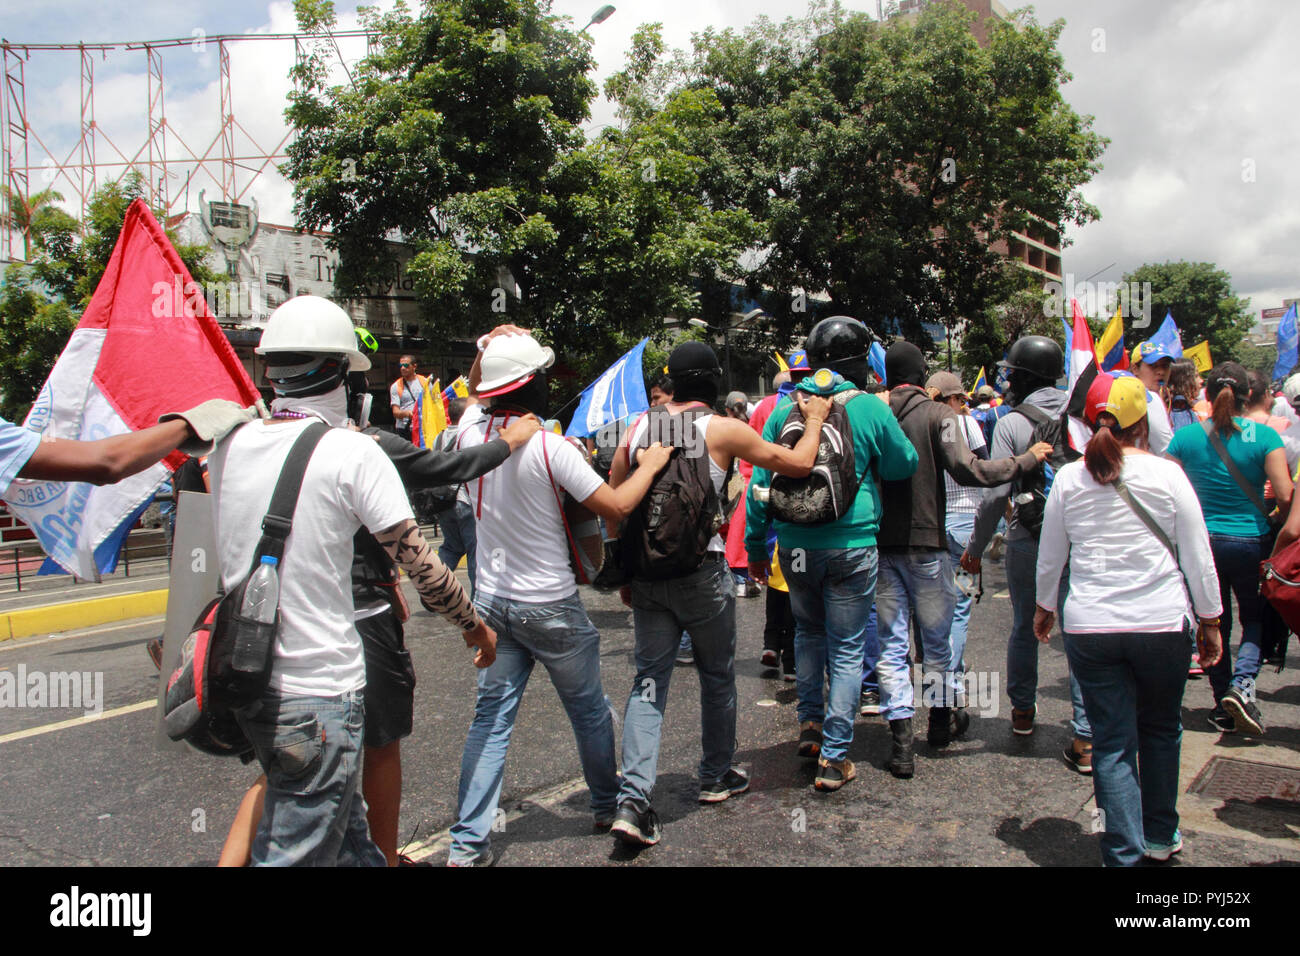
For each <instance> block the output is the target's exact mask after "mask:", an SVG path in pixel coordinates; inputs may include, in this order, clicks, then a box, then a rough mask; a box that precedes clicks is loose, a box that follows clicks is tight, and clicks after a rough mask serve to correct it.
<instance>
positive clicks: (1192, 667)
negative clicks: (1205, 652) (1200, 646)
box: [1187, 654, 1205, 680]
mask: <svg viewBox="0 0 1300 956" xmlns="http://www.w3.org/2000/svg"><path fill="white" fill-rule="evenodd" d="M1204 676H1205V671H1204V670H1203V669H1202V668H1201V662H1200V660H1199V659H1198V658H1197V656H1196V655H1195V654H1193V655H1192V662H1191V664H1189V665H1188V667H1187V679H1188V680H1200V679H1201V678H1202V677H1204Z"/></svg>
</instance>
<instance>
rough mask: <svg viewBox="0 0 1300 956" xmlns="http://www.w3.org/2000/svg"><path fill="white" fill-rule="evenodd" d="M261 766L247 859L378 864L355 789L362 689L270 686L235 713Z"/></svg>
mask: <svg viewBox="0 0 1300 956" xmlns="http://www.w3.org/2000/svg"><path fill="white" fill-rule="evenodd" d="M237 720H238V721H239V726H240V727H242V728H243V730H244V733H245V734H246V735H247V736H248V739H249V742H250V743H252V745H253V748H254V750H255V751H256V752H257V759H258V761H259V762H260V763H261V765H262V770H263V771H265V773H266V803H265V808H264V809H263V811H262V821H261V823H260V824H259V825H258V827H257V835H256V836H255V837H254V838H253V848H252V857H251V861H250V862H251V864H252V865H253V866H384V865H385V863H386V862H387V861H386V860H385V859H384V854H383V853H381V852H380V850H379V848H378V847H377V846H375V844H374V842H373V841H372V840H371V839H370V831H369V829H368V827H367V825H366V802H365V800H364V799H363V798H362V796H361V788H360V783H361V731H362V727H363V724H364V720H365V708H364V706H363V703H362V695H361V693H360V692H357V693H351V694H344V695H342V696H341V697H290V696H282V695H281V694H279V693H278V692H275V691H268V692H267V693H266V694H264V695H263V696H262V701H261V707H260V709H259V710H258V711H257V712H256V713H255V714H252V715H244V714H240V715H238V716H237Z"/></svg>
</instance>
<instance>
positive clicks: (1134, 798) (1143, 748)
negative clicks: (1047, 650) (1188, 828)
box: [1065, 631, 1192, 866]
mask: <svg viewBox="0 0 1300 956" xmlns="http://www.w3.org/2000/svg"><path fill="white" fill-rule="evenodd" d="M1065 653H1066V656H1067V657H1068V658H1069V660H1070V669H1071V671H1072V672H1073V673H1074V674H1075V675H1077V676H1078V679H1079V686H1080V687H1081V688H1082V690H1083V700H1084V703H1085V704H1086V705H1087V708H1088V716H1089V717H1091V719H1092V732H1093V736H1092V785H1093V789H1094V791H1095V793H1096V795H1097V808H1098V809H1099V810H1100V811H1101V812H1102V813H1103V814H1104V816H1102V817H1101V818H1100V819H1101V822H1102V823H1104V824H1105V832H1104V833H1102V837H1101V859H1102V862H1103V863H1104V864H1105V865H1106V866H1135V865H1137V864H1138V863H1140V862H1141V860H1142V853H1143V850H1144V843H1150V844H1170V843H1172V842H1173V841H1174V833H1175V832H1176V831H1177V830H1178V808H1177V804H1178V759H1179V749H1180V746H1181V742H1182V734H1183V724H1182V701H1183V688H1184V686H1185V685H1186V683H1187V667H1188V665H1189V664H1190V663H1191V660H1192V638H1191V635H1190V634H1189V633H1187V632H1186V631H1174V632H1170V633H1164V634H1132V633H1116V634H1066V635H1065Z"/></svg>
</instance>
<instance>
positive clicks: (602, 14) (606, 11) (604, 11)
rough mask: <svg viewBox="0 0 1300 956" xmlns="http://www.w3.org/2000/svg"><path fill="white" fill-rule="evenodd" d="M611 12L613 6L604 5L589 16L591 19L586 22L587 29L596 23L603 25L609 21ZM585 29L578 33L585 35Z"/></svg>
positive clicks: (610, 4)
mask: <svg viewBox="0 0 1300 956" xmlns="http://www.w3.org/2000/svg"><path fill="white" fill-rule="evenodd" d="M613 12H614V5H613V4H612V3H607V4H605V5H604V6H603V7H601V8H600V9H599V10H597V11H596V12H595V13H593V14H592V15H591V19H590V20H588V21H587V27H589V26H593V25H595V24H597V23H604V22H605V21H606V20H608V19H609V17H610V14H612V13H613ZM587 27H583V28H582V29H581V30H579V31H578V32H579V33H586V32H587Z"/></svg>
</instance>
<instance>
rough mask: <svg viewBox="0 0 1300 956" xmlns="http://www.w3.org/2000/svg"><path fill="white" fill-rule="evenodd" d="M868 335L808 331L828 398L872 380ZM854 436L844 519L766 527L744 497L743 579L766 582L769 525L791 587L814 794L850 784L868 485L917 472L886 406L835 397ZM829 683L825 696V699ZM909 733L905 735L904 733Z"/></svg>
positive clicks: (840, 319) (833, 325) (838, 319)
mask: <svg viewBox="0 0 1300 956" xmlns="http://www.w3.org/2000/svg"><path fill="white" fill-rule="evenodd" d="M870 345H871V333H870V332H869V331H868V330H867V328H866V326H864V325H863V324H862V323H861V322H859V321H858V320H857V319H854V318H850V317H848V316H842V315H841V316H832V317H830V318H827V319H823V320H821V321H820V322H818V323H817V324H816V325H815V326H813V328H812V331H811V332H809V333H808V340H807V342H806V343H805V346H804V347H805V349H806V350H807V352H808V362H809V365H811V366H813V367H814V368H816V369H818V373H817V374H820V372H821V370H825V369H829V370H830V371H831V372H834V373H836V374H837V375H838V376H840V379H838V380H833V381H832V384H830V385H829V386H828V387H827V390H828V391H830V392H831V393H832V394H836V395H841V396H844V395H845V393H850V392H852V391H854V390H861V389H865V388H866V387H867V384H868V382H869V381H871V378H870V372H869V370H868V360H867V355H868V350H869V348H870ZM816 377H817V376H816V374H815V375H814V376H812V377H810V378H808V379H805V380H804V381H802V382H800V383H799V385H798V386H796V390H797V391H804V392H807V393H809V394H814V393H816V392H818V391H819V390H820V389H819V386H818V385H817V384H816V383H815V382H814V379H815V378H816ZM837 403H842V405H843V410H844V412H845V414H846V415H847V418H848V425H849V429H850V431H851V434H852V441H853V455H854V468H855V471H856V477H857V480H858V486H857V491H856V496H855V497H854V499H853V502H852V504H851V505H850V506H849V508H848V510H847V511H846V512H845V513H844V514H843V515H842V517H840V518H838V519H836V520H835V521H831V522H829V523H825V524H815V525H804V524H793V523H789V522H784V521H773V519H771V518H770V516H769V514H768V506H767V502H766V501H765V500H763V499H762V498H761V497H760V496H759V495H757V494H754V493H751V494H750V495H749V499H748V506H747V507H748V522H747V524H748V527H747V530H746V535H745V548H746V550H747V551H748V553H749V561H750V572H751V573H752V574H754V576H755V577H758V578H760V579H761V578H764V577H766V575H767V573H768V568H769V559H768V553H767V530H768V525H769V523H772V524H775V525H776V534H777V541H778V543H779V545H780V559H781V573H782V575H783V576H784V578H785V580H786V582H787V583H788V584H789V586H790V604H791V607H792V608H793V609H794V618H795V662H796V676H797V686H798V693H799V705H798V719H799V744H798V753H799V755H800V756H801V757H816V758H817V774H816V776H815V778H814V780H813V785H814V786H815V787H816V788H817V789H818V790H825V791H833V790H838V789H839V788H840V787H842V786H843V785H844V784H846V783H848V782H849V781H851V780H853V779H854V777H855V776H856V774H857V771H856V769H855V767H854V766H853V762H852V761H851V760H850V759H849V758H848V749H849V745H850V744H851V743H852V741H853V719H854V716H855V711H856V709H857V707H858V703H859V699H860V692H861V688H862V680H863V675H862V671H863V661H864V658H865V650H866V627H867V619H868V613H869V611H870V609H871V606H872V601H873V598H874V594H875V589H876V569H877V564H878V556H877V551H876V535H877V533H878V531H879V528H880V521H881V504H880V497H879V493H878V491H877V490H876V485H875V482H874V481H873V480H872V479H873V478H879V479H880V480H881V481H898V480H902V479H905V478H908V477H910V476H911V475H912V473H913V472H915V471H916V468H917V460H918V459H917V453H916V449H915V448H913V447H912V443H911V442H910V441H908V440H907V436H906V435H904V434H903V431H902V429H901V428H899V427H898V422H897V421H896V420H895V418H894V416H893V415H892V414H890V411H889V407H888V405H886V404H885V402H883V401H880V400H879V399H877V398H875V397H873V396H871V395H852V396H851V397H841V398H840V399H838V400H837ZM792 407H793V405H792V404H791V403H790V402H789V401H788V400H787V401H784V402H782V403H780V404H778V405H777V407H776V408H775V409H774V410H773V412H772V415H771V417H770V418H768V420H767V424H766V425H765V426H764V428H763V437H764V438H765V439H768V440H771V439H773V438H775V437H776V436H777V435H778V434H779V433H780V431H781V429H782V427H783V426H784V425H785V422H786V419H787V418H788V417H789V414H790V410H791V409H792ZM770 484H771V474H770V472H769V471H768V470H766V469H763V468H756V469H755V471H754V486H755V488H766V487H769V486H770ZM828 679H829V695H827V693H826V692H825V691H824V690H823V687H824V686H825V684H826V682H827V680H828ZM910 724H911V721H899V722H898V726H897V727H895V726H893V725H891V731H892V732H893V733H894V736H895V740H896V741H898V740H900V739H901V738H902V737H903V736H904V735H906V736H907V739H908V743H909V744H910ZM904 725H906V729H905V728H904Z"/></svg>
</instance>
